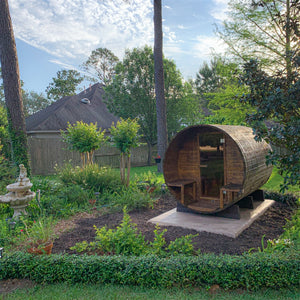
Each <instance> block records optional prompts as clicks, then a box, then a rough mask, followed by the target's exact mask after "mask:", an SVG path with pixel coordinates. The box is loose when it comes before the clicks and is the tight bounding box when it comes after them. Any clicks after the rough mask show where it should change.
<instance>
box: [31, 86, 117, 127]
mask: <svg viewBox="0 0 300 300" xmlns="http://www.w3.org/2000/svg"><path fill="white" fill-rule="evenodd" d="M103 93H104V91H103V88H102V85H101V84H100V83H96V84H94V85H93V86H91V87H90V88H88V89H87V90H86V91H83V92H81V93H79V94H78V95H74V96H68V97H63V98H61V99H60V100H58V101H56V102H54V103H52V104H51V105H49V106H48V107H46V108H45V109H43V110H41V111H39V112H37V113H35V114H33V115H32V116H30V117H28V118H27V119H26V130H27V131H58V130H61V129H62V130H64V129H66V128H67V125H68V122H69V123H71V124H74V123H76V122H77V121H83V122H85V123H95V122H97V125H98V127H101V128H102V129H108V128H109V127H111V124H112V122H115V123H116V122H117V121H118V118H117V117H116V116H114V115H113V114H111V113H110V112H109V111H108V109H107V107H106V105H105V104H104V103H103V101H102V96H103ZM83 98H87V99H89V100H90V104H85V103H82V102H81V99H83Z"/></svg>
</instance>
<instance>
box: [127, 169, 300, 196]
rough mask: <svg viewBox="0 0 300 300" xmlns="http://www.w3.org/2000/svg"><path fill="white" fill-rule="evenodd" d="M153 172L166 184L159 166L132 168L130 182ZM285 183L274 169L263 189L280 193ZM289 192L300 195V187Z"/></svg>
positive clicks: (291, 188)
mask: <svg viewBox="0 0 300 300" xmlns="http://www.w3.org/2000/svg"><path fill="white" fill-rule="evenodd" d="M149 171H150V172H152V173H153V174H154V175H155V176H157V178H158V180H159V181H160V182H164V176H163V174H162V173H158V172H157V166H156V165H155V166H146V167H135V168H131V173H130V180H134V178H135V175H137V176H141V175H142V174H144V173H148V172H149ZM282 183H283V178H282V176H281V175H280V174H279V171H278V169H277V168H273V172H272V174H271V176H270V178H269V180H268V182H267V183H266V184H265V185H264V186H263V187H262V189H264V190H269V191H274V192H279V191H280V184H282ZM287 192H291V193H293V192H296V193H300V186H299V185H294V186H290V187H289V189H288V191H287Z"/></svg>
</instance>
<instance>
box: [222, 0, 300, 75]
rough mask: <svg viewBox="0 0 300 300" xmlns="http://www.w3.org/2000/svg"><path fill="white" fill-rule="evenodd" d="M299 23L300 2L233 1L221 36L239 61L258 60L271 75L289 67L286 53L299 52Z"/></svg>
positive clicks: (294, 0)
mask: <svg viewBox="0 0 300 300" xmlns="http://www.w3.org/2000/svg"><path fill="white" fill-rule="evenodd" d="M298 20H299V1H298V0H290V1H279V0H275V1H265V0H259V1H242V0H233V1H230V2H229V10H228V18H226V21H224V23H223V26H222V29H219V30H218V35H219V36H220V37H221V39H223V40H224V41H225V43H226V44H227V45H228V46H229V47H228V50H229V52H230V54H232V55H233V56H234V57H235V58H236V59H237V60H238V61H242V62H245V61H249V60H250V59H259V60H260V61H261V62H262V65H263V68H264V70H267V72H268V73H270V71H271V72H274V70H277V69H280V68H281V67H282V66H287V65H288V64H289V63H288V61H289V58H288V57H287V56H286V52H287V51H288V52H290V53H295V52H296V51H297V49H298V48H299V45H298V43H297V41H298V39H299V22H298Z"/></svg>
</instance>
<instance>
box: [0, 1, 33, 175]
mask: <svg viewBox="0 0 300 300" xmlns="http://www.w3.org/2000/svg"><path fill="white" fill-rule="evenodd" d="M0 61H1V70H2V78H3V87H4V95H5V103H6V108H7V119H8V128H9V134H10V139H11V144H12V159H13V161H14V162H15V164H16V165H19V164H23V165H24V166H25V167H26V168H27V171H28V173H30V166H29V157H28V144H27V136H26V128H25V118H24V112H23V102H22V93H21V83H20V75H19V65H18V58H17V49H16V43H15V39H14V34H13V27H12V22H11V18H10V13H9V7H8V1H7V0H3V1H0Z"/></svg>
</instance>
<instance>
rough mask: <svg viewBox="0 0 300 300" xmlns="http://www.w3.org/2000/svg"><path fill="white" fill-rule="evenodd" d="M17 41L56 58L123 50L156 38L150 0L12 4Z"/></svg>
mask: <svg viewBox="0 0 300 300" xmlns="http://www.w3.org/2000/svg"><path fill="white" fill-rule="evenodd" d="M9 4H10V12H11V16H12V20H13V25H14V33H15V37H16V38H18V39H20V40H22V41H24V42H26V43H28V44H30V45H32V46H34V47H36V48H38V49H41V50H44V51H47V52H48V53H50V54H52V55H54V56H55V57H58V58H64V59H69V60H72V61H74V60H80V63H81V62H83V61H84V60H85V59H86V58H87V57H88V56H89V55H90V53H91V51H92V50H94V49H96V48H98V47H106V48H109V49H110V50H112V51H113V52H114V53H115V54H116V55H117V56H119V57H122V55H123V53H124V49H125V48H132V47H139V46H142V45H145V44H147V43H148V44H149V43H151V42H152V40H153V25H152V3H151V0H132V1H131V2H130V3H126V2H125V1H124V0H114V1H111V0H102V1H97V0H47V1H46V0H31V1H28V0H18V1H15V0H9Z"/></svg>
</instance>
